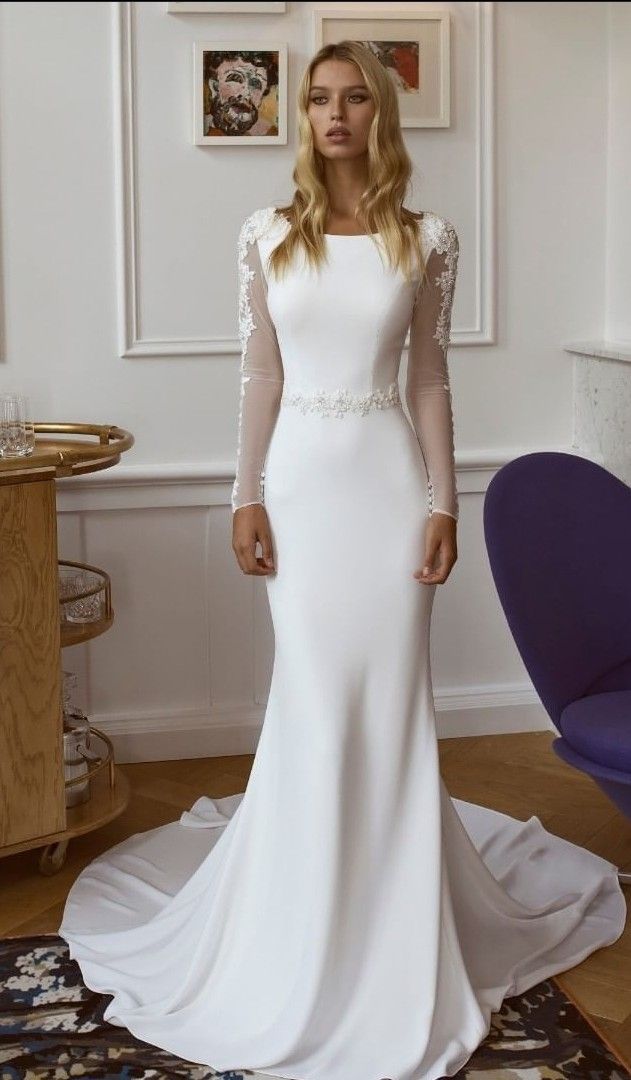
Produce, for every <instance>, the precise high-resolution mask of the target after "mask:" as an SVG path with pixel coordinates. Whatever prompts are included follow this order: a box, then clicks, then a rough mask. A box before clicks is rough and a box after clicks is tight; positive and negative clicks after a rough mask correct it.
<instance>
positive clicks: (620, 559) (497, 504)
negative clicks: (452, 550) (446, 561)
mask: <svg viewBox="0 0 631 1080" xmlns="http://www.w3.org/2000/svg"><path fill="white" fill-rule="evenodd" d="M484 535H485V541H486V548H487V552H488V556H489V561H490V566H491V572H492V574H493V579H494V581H495V586H496V589H497V592H498V595H499V599H500V602H501V604H502V607H503V609H504V614H505V616H506V619H507V621H508V625H509V627H510V630H511V633H512V635H513V638H514V640H515V644H516V645H517V648H518V649H519V652H520V654H521V657H522V660H523V662H524V664H525V666H526V669H527V670H528V673H529V675H530V678H531V679H532V682H533V684H534V686H535V689H536V691H537V693H538V695H539V697H540V699H541V701H542V703H543V705H544V707H545V709H546V710H547V712H548V714H549V716H550V718H551V720H552V721H553V723H555V724H556V726H557V727H558V726H559V724H558V721H559V716H560V714H561V712H562V711H563V709H564V708H565V706H566V705H568V704H569V703H570V702H571V701H575V700H576V699H577V698H579V697H583V696H584V695H585V694H586V693H589V692H594V690H595V688H596V687H598V684H599V681H600V683H601V684H604V688H609V689H625V688H626V689H631V488H630V487H629V486H628V485H627V484H625V483H623V481H622V480H619V479H618V477H616V476H613V474H612V473H610V472H608V471H607V470H606V469H604V468H603V467H602V466H601V465H597V464H596V463H595V462H593V461H590V460H589V459H587V458H583V457H580V456H579V455H576V454H569V453H561V452H555V451H542V452H535V453H531V454H524V455H523V456H520V457H518V458H515V459H514V460H513V461H511V462H509V463H508V464H507V465H504V466H503V467H502V468H501V469H500V470H499V471H498V472H497V473H496V474H495V476H494V477H493V479H492V481H491V483H490V484H489V486H488V489H487V492H486V496H485V500H484ZM607 673H613V674H611V676H610V680H609V684H607V680H606V676H607ZM600 688H601V689H602V688H603V685H601V686H600Z"/></svg>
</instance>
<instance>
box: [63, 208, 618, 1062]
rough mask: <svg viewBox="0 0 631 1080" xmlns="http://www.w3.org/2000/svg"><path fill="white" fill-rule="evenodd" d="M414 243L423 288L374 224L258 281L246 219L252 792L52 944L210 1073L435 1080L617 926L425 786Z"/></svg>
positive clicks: (425, 331)
mask: <svg viewBox="0 0 631 1080" xmlns="http://www.w3.org/2000/svg"><path fill="white" fill-rule="evenodd" d="M420 227H421V232H422V246H423V250H424V256H425V258H426V260H427V261H428V271H429V279H428V281H425V282H421V280H420V278H419V277H418V276H417V277H416V278H414V279H413V280H412V281H406V279H405V277H404V275H403V273H402V272H401V271H396V272H394V271H392V270H391V269H389V268H388V265H387V263H386V261H385V258H384V261H382V258H381V254H380V250H379V243H380V234H374V235H360V236H348V235H346V236H340V235H327V236H326V238H325V245H326V251H327V255H328V263H327V265H326V267H324V268H322V269H320V271H318V272H316V271H315V270H313V269H312V268H310V267H308V265H307V264H306V262H305V261H304V259H303V257H302V256H300V259H299V260H298V261H296V262H294V263H293V264H292V267H291V270H290V272H289V274H288V275H287V276H286V277H285V278H279V279H275V278H274V276H273V274H271V273H270V271H269V267H267V265H266V257H267V255H268V254H269V252H270V251H271V250H272V248H273V247H274V245H275V244H276V243H277V242H278V241H279V240H280V239H281V238H282V236H283V235H284V230H285V229H286V228H287V224H286V222H285V220H284V219H283V218H282V217H281V216H280V215H279V214H278V213H277V212H276V211H275V210H274V208H272V207H269V208H265V209H261V210H257V211H255V212H254V213H253V214H251V215H250V216H249V217H248V218H247V220H246V221H245V222H244V224H243V227H242V230H241V233H240V237H239V253H238V254H239V275H240V279H239V281H240V302H239V326H240V334H241V343H242V350H243V351H242V361H241V397H240V410H239V428H238V432H239V438H238V457H237V474H236V479H235V483H234V488H233V497H232V506H233V510H236V509H238V508H239V507H241V506H244V505H247V504H248V503H255V502H263V503H264V504H265V506H266V509H267V513H268V518H269V522H270V528H271V533H272V539H273V547H274V558H275V572H274V573H273V574H271V575H269V576H267V577H266V578H265V581H266V588H267V595H268V598H269V603H270V610H271V616H272V621H273V628H274V635H275V659H274V667H273V674H272V681H271V686H270V691H269V700H268V704H267V709H266V714H265V722H264V725H263V728H262V731H261V735H260V739H259V743H258V747H257V751H256V755H255V758H254V763H253V766H252V771H251V774H250V777H249V780H248V784H247V788H246V791H245V792H244V793H239V794H237V795H233V796H230V797H228V798H219V799H211V798H210V797H208V796H202V797H201V798H200V799H198V800H197V802H195V804H194V805H193V806H192V807H191V809H190V810H189V811H186V812H185V813H183V814H182V816H181V817H180V818H179V819H178V820H176V821H174V822H172V823H170V824H168V825H165V826H162V827H159V828H155V829H151V830H149V831H147V832H144V833H137V834H135V835H133V836H131V837H129V838H128V839H126V840H124V841H122V842H121V843H119V844H117V845H116V846H115V847H113V848H111V849H110V850H108V851H106V852H105V853H103V854H102V855H100V856H99V857H98V858H96V859H95V860H94V861H93V862H92V863H91V864H90V865H88V866H87V867H86V868H85V869H84V870H83V871H82V873H80V875H79V877H78V878H77V880H76V881H75V883H74V885H73V887H72V888H71V890H70V893H69V895H68V899H67V902H66V906H65V910H64V914H63V920H62V925H61V927H60V929H59V933H60V935H61V936H62V937H63V938H64V939H65V940H66V941H67V943H68V945H69V948H70V955H71V956H72V957H73V958H74V959H75V960H76V961H77V962H78V964H79V965H80V968H81V971H82V974H83V977H84V980H85V983H86V984H87V986H88V987H90V988H91V989H93V990H95V991H101V992H103V993H105V994H110V995H112V1000H111V1001H110V1002H108V1004H107V1008H106V1010H105V1013H104V1018H105V1020H107V1021H109V1022H110V1023H111V1024H114V1025H118V1026H124V1027H126V1028H128V1029H129V1030H130V1031H131V1032H132V1033H133V1034H134V1035H136V1036H137V1037H138V1038H140V1039H142V1040H144V1041H146V1042H148V1043H152V1044H154V1045H156V1046H158V1047H161V1048H164V1049H166V1050H169V1051H172V1052H173V1053H175V1054H177V1055H179V1056H181V1057H183V1058H185V1059H187V1060H188V1061H192V1062H195V1063H200V1064H205V1065H208V1066H212V1067H214V1068H215V1069H217V1070H230V1069H232V1070H239V1069H250V1070H252V1071H254V1072H256V1073H264V1074H271V1075H272V1076H278V1077H288V1078H294V1080H383V1078H388V1080H436V1078H438V1077H443V1076H451V1075H453V1074H454V1073H456V1072H457V1071H458V1070H459V1069H460V1068H461V1067H462V1066H463V1065H464V1063H465V1062H466V1061H467V1060H468V1058H469V1057H470V1056H471V1054H472V1052H473V1051H474V1050H475V1049H476V1047H477V1046H478V1045H479V1044H480V1043H481V1042H482V1041H483V1040H484V1038H485V1036H486V1034H487V1033H488V1031H489V1028H490V1015H491V1012H492V1011H495V1010H497V1009H499V1007H500V1005H501V1003H502V1000H503V999H504V997H506V996H510V995H514V994H519V993H520V992H522V991H525V990H527V989H529V988H530V987H531V986H533V985H535V984H536V983H538V982H540V981H541V980H543V979H545V978H546V977H548V976H550V975H553V974H554V973H555V972H560V971H563V970H566V969H568V968H571V967H573V966H574V965H575V964H578V963H580V961H582V960H583V959H584V958H585V957H587V956H588V955H589V954H590V953H592V952H593V951H594V950H595V949H598V948H600V947H602V946H606V945H609V944H611V943H612V942H614V941H616V939H617V938H618V937H619V936H620V934H621V933H622V931H623V928H624V922H625V914H626V904H625V899H624V894H623V892H622V890H621V888H620V885H619V883H618V879H617V874H616V867H615V866H614V865H613V864H612V863H610V862H608V861H606V860H605V859H602V858H600V857H599V856H596V855H595V854H593V853H591V852H590V851H588V850H585V849H583V848H581V847H578V846H576V845H574V844H571V843H569V842H568V841H565V840H563V839H561V838H560V837H557V836H555V835H554V834H551V833H549V832H547V831H546V830H545V829H544V828H543V826H542V824H541V822H540V821H539V819H538V818H537V817H536V816H534V815H533V816H532V817H530V818H529V819H528V820H527V821H520V820H516V819H513V818H512V817H509V816H507V815H505V814H501V813H497V812H495V811H493V810H491V809H487V808H486V807H483V806H478V805H475V804H473V803H468V802H464V801H462V800H459V799H455V798H454V799H452V798H451V797H450V795H449V792H448V791H447V790H446V788H445V785H444V783H443V780H442V778H441V775H440V772H439V758H438V752H437V739H436V730H435V716H434V702H433V697H432V682H431V672H430V662H429V639H430V615H431V609H432V603H433V599H434V594H435V590H436V586H435V585H427V584H425V583H422V582H419V581H418V580H417V579H415V578H414V576H413V572H414V570H416V569H417V568H420V567H421V566H422V563H423V549H424V535H425V529H426V525H427V522H428V520H429V517H430V516H431V515H432V514H434V513H446V514H451V515H452V517H455V518H457V517H458V500H457V495H456V486H455V468H454V454H453V427H452V410H451V392H450V388H449V378H448V367H447V347H448V342H449V331H450V322H451V307H452V300H453V292H454V285H455V279H456V265H457V258H458V240H457V236H456V233H455V230H454V228H453V226H452V225H451V224H450V223H449V222H448V221H447V220H445V219H444V218H441V217H439V216H438V215H436V214H433V213H430V212H426V213H425V214H424V216H423V218H422V221H421V226H420ZM408 328H409V335H410V336H409V354H408V367H407V378H406V386H405V400H406V403H407V406H408V409H409V413H410V417H411V420H412V423H410V421H409V420H408V418H407V417H406V414H405V411H404V409H403V407H402V403H401V398H400V397H399V390H398V372H399V363H400V358H401V353H402V349H403V346H404V343H405V338H406V333H407V331H408ZM264 465H265V468H263V466H264Z"/></svg>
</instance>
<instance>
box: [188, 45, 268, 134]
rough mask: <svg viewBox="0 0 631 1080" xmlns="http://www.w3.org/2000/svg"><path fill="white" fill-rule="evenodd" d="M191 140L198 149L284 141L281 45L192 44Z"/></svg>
mask: <svg viewBox="0 0 631 1080" xmlns="http://www.w3.org/2000/svg"><path fill="white" fill-rule="evenodd" d="M193 102H194V105H193V141H194V142H195V143H197V145H198V146H205V145H210V144H213V145H226V146H237V145H240V146H252V144H253V143H254V144H258V145H261V146H263V145H265V146H268V145H274V144H277V145H281V144H283V145H284V144H286V142H287V45H286V44H285V43H274V42H273V43H271V44H270V43H269V42H265V43H263V44H261V43H260V42H259V41H196V42H194V43H193Z"/></svg>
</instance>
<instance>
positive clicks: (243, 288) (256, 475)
mask: <svg viewBox="0 0 631 1080" xmlns="http://www.w3.org/2000/svg"><path fill="white" fill-rule="evenodd" d="M259 224H260V223H259V218H258V217H257V212H255V214H253V215H251V216H250V217H249V218H247V219H246V221H245V222H244V224H243V225H242V227H241V231H240V233H239V262H238V266H239V337H240V342H241V365H240V372H241V378H240V395H239V419H238V432H237V466H236V474H235V480H234V484H233V488H232V512H233V513H234V511H235V510H238V509H239V508H240V507H241V506H249V505H251V504H253V503H264V502H265V499H264V476H265V472H264V464H265V457H266V455H267V449H268V446H269V442H270V439H271V436H272V432H273V430H274V426H275V423H276V417H277V415H278V409H279V404H280V398H281V394H282V388H283V365H282V360H281V355H280V349H279V345H278V339H277V337H276V330H275V327H274V324H273V322H272V319H271V317H270V314H269V311H268V307H267V282H266V278H265V274H264V273H263V267H262V264H261V256H260V252H259V246H258V243H257V226H258V225H259Z"/></svg>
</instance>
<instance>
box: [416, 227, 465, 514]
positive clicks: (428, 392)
mask: <svg viewBox="0 0 631 1080" xmlns="http://www.w3.org/2000/svg"><path fill="white" fill-rule="evenodd" d="M435 222H436V225H437V227H436V235H435V237H433V247H432V250H431V253H430V255H429V257H428V259H427V279H425V278H424V279H423V283H422V285H420V286H419V290H418V292H417V295H416V299H415V302H414V308H413V312H412V320H411V323H410V344H409V351H408V367H407V377H406V387H405V398H406V404H407V406H408V409H409V412H410V417H411V419H412V423H413V425H414V430H415V432H416V435H417V438H418V441H419V444H420V447H421V451H422V453H423V458H424V460H425V466H426V468H427V474H428V480H429V485H428V486H429V491H428V503H429V513H430V515H431V514H433V513H434V514H449V516H450V517H453V518H455V519H456V520H458V494H457V491H456V464H455V453H454V432H453V413H452V404H451V388H450V385H449V369H448V366H447V350H448V347H449V331H450V327H451V308H452V303H453V295H454V288H455V284H456V270H457V265H458V252H459V244H458V237H457V234H456V231H455V229H454V227H453V225H452V224H451V223H450V222H449V221H447V220H445V219H444V218H436V219H435ZM430 227H431V225H430Z"/></svg>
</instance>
